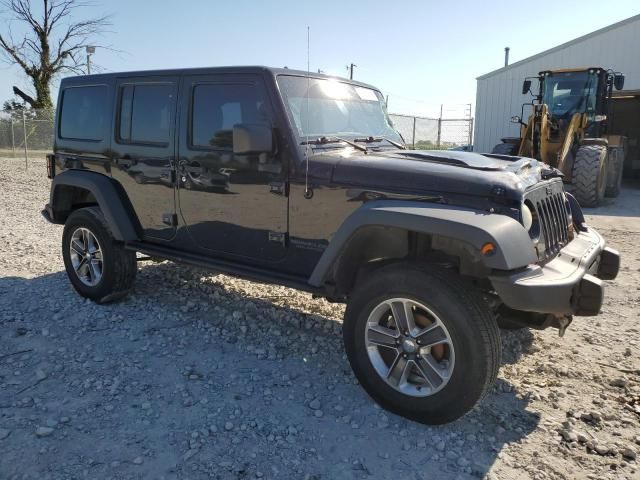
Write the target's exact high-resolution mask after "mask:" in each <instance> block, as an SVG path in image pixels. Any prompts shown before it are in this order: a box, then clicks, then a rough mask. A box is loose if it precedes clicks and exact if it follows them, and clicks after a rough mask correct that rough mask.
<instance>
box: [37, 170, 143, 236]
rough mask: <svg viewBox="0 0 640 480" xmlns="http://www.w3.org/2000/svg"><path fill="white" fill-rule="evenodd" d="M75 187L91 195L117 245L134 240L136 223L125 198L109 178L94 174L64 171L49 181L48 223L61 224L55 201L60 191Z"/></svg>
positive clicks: (136, 232)
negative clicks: (49, 208)
mask: <svg viewBox="0 0 640 480" xmlns="http://www.w3.org/2000/svg"><path fill="white" fill-rule="evenodd" d="M63 186H69V187H78V188H83V189H85V190H88V191H89V192H91V193H92V194H93V196H94V197H95V199H96V201H97V202H98V206H99V207H100V210H101V211H102V214H103V215H104V218H105V220H106V221H107V223H108V225H109V228H111V232H112V233H113V237H114V238H115V239H116V240H119V241H121V242H128V241H134V240H138V239H139V238H140V236H139V235H138V229H137V228H136V225H137V221H136V219H135V216H134V215H132V213H131V212H132V208H131V205H130V202H129V199H128V197H127V196H126V194H125V193H124V191H123V190H122V187H120V185H119V184H117V183H116V182H115V181H113V180H112V179H111V178H109V177H107V176H105V175H102V174H100V173H96V172H87V171H83V170H67V171H64V172H62V173H60V174H58V175H56V176H55V177H54V178H53V180H52V181H51V193H50V198H49V205H50V207H51V211H52V212H54V215H53V218H52V220H53V221H54V222H57V223H63V221H64V220H62V219H59V218H56V215H55V212H56V200H57V195H59V194H60V192H61V189H60V187H63Z"/></svg>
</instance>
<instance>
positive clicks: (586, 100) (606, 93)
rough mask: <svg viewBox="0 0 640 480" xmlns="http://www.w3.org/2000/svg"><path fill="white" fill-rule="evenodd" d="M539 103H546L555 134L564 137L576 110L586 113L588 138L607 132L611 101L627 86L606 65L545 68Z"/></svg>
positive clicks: (540, 77)
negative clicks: (579, 67) (553, 69)
mask: <svg viewBox="0 0 640 480" xmlns="http://www.w3.org/2000/svg"><path fill="white" fill-rule="evenodd" d="M538 79H539V92H538V95H537V100H538V103H539V104H542V105H547V108H548V113H549V117H550V120H551V124H552V128H551V133H552V136H557V137H558V138H562V137H563V136H564V133H565V130H566V127H567V126H568V124H569V122H570V121H571V119H572V118H573V116H574V115H575V114H576V113H583V114H584V133H585V137H591V138H600V137H602V136H604V135H605V134H606V133H607V126H608V125H607V123H608V113H609V112H608V110H609V100H610V99H611V95H612V91H613V89H614V88H615V89H616V90H620V89H622V88H623V85H624V75H621V74H619V73H613V72H611V71H608V70H605V69H603V68H599V67H597V68H588V69H579V70H578V69H570V70H555V71H550V70H547V71H543V72H540V73H539V76H538Z"/></svg>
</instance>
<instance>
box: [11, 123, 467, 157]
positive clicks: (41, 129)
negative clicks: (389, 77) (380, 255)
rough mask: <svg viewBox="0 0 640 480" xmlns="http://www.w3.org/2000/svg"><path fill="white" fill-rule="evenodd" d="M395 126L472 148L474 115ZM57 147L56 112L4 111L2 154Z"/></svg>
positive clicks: (410, 138)
mask: <svg viewBox="0 0 640 480" xmlns="http://www.w3.org/2000/svg"><path fill="white" fill-rule="evenodd" d="M389 117H390V118H391V121H392V122H393V125H394V127H395V129H396V130H397V131H398V132H400V134H401V135H402V137H403V138H404V140H405V142H406V143H407V145H410V146H411V148H414V149H423V150H435V149H448V148H456V147H458V148H467V147H468V148H470V146H471V145H472V143H473V142H472V135H473V118H453V119H452V118H426V117H417V116H409V115H400V114H390V115H389ZM52 148H53V113H52V112H50V111H41V110H19V111H14V112H11V113H0V156H5V157H22V158H24V159H25V162H26V163H27V164H28V162H29V158H42V157H44V156H45V155H46V154H47V153H48V152H50V151H51V150H52Z"/></svg>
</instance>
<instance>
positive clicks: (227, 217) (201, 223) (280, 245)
mask: <svg viewBox="0 0 640 480" xmlns="http://www.w3.org/2000/svg"><path fill="white" fill-rule="evenodd" d="M181 97H182V101H181V105H183V106H184V108H183V109H182V111H181V115H180V116H181V121H180V139H179V151H178V168H177V179H178V201H179V209H180V214H181V215H182V217H183V220H184V223H185V224H186V225H187V228H188V231H189V233H190V235H191V237H192V238H193V239H194V241H195V244H196V245H197V248H198V249H200V250H202V251H203V253H208V254H210V255H212V256H230V257H236V259H237V260H242V259H251V261H252V262H256V261H257V262H264V263H269V262H273V261H276V260H278V259H280V258H281V257H283V256H284V253H285V245H284V244H285V235H286V232H287V207H288V199H287V196H286V188H285V183H284V182H285V179H286V168H285V166H284V165H283V162H282V158H281V156H280V154H278V153H268V154H266V153H263V154H259V155H258V154H251V155H236V154H234V153H233V134H232V133H233V126H234V125H237V124H268V125H270V126H273V121H274V120H273V119H274V115H273V108H272V105H271V103H270V101H269V98H268V96H267V94H266V89H265V85H264V81H263V79H262V78H261V77H260V76H259V75H254V74H232V75H227V74H220V75H193V76H188V77H185V78H184V81H183V88H182V91H181Z"/></svg>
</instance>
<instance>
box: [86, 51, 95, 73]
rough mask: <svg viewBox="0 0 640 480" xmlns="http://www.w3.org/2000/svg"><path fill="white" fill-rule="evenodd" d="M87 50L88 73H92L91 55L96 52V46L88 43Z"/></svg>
mask: <svg viewBox="0 0 640 480" xmlns="http://www.w3.org/2000/svg"><path fill="white" fill-rule="evenodd" d="M84 48H85V51H86V52H87V75H91V55H93V54H94V53H96V47H93V46H91V45H87V46H86V47H84Z"/></svg>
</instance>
